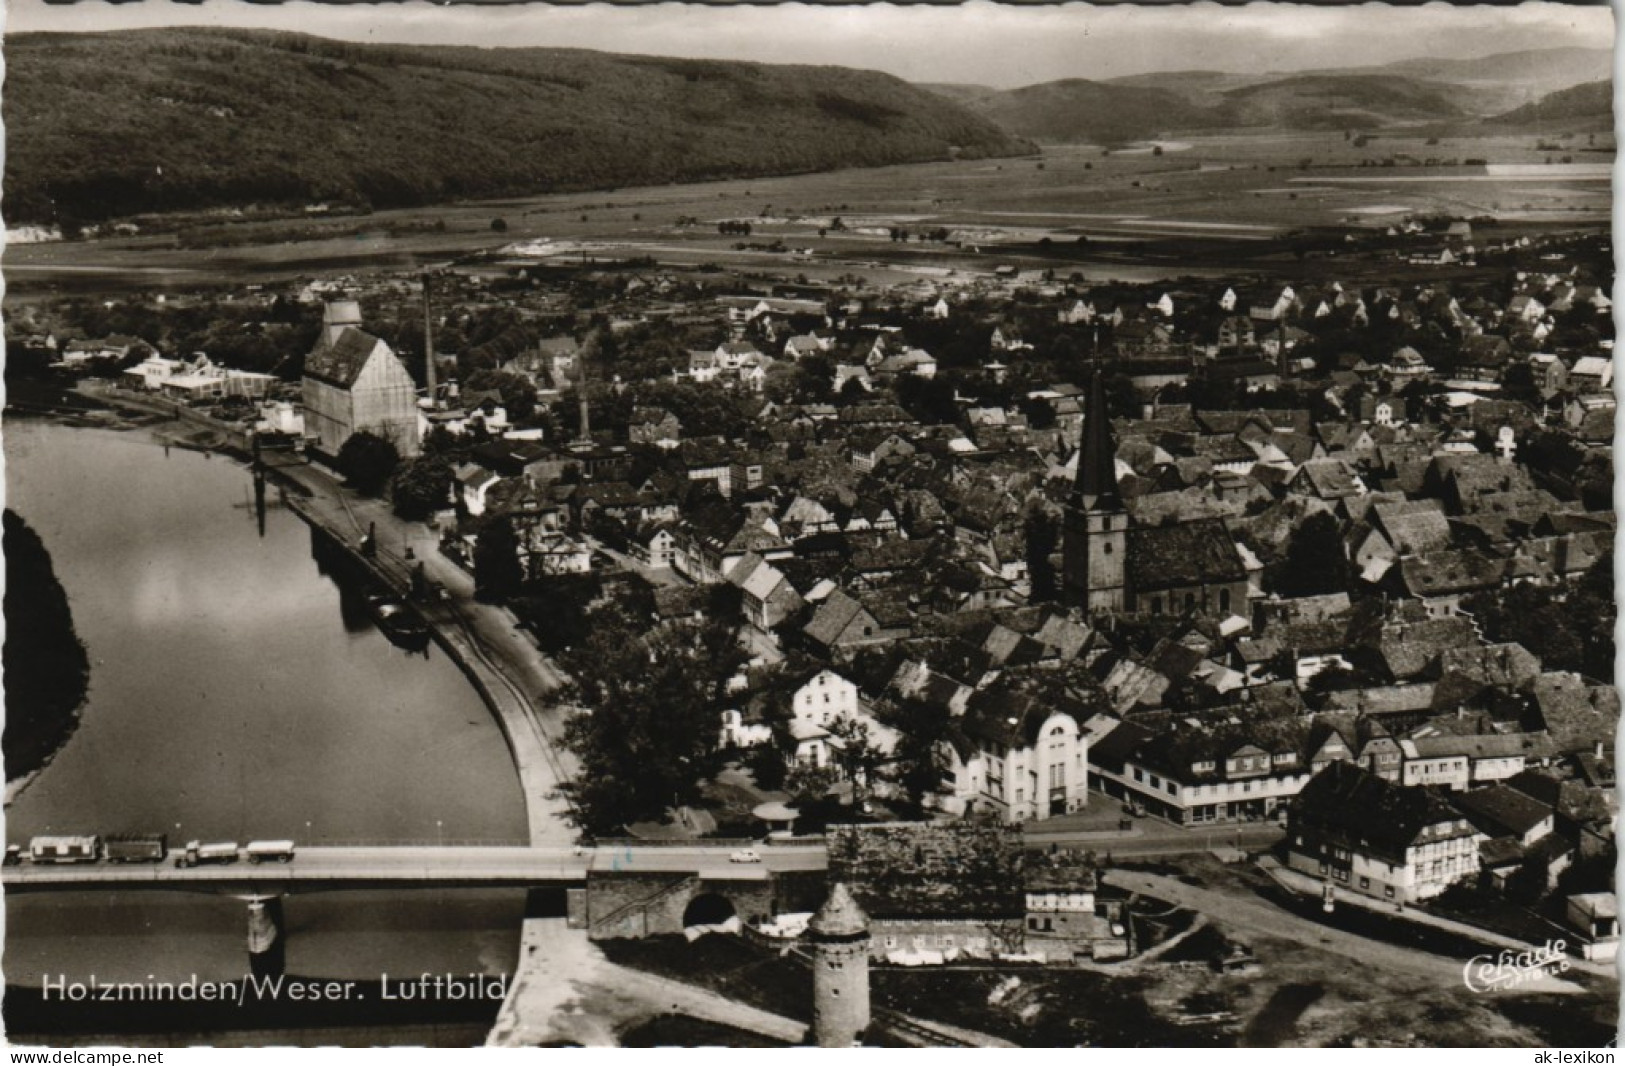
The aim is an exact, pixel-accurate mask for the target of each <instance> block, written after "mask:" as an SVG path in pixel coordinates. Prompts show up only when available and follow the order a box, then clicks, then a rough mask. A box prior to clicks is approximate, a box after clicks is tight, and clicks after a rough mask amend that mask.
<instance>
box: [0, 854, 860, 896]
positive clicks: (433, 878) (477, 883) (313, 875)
mask: <svg viewBox="0 0 1625 1066" xmlns="http://www.w3.org/2000/svg"><path fill="white" fill-rule="evenodd" d="M739 850H740V849H739V848H738V847H737V846H733V847H727V846H723V847H719V846H705V845H694V846H686V845H685V846H664V847H663V846H658V845H653V846H650V845H638V844H626V845H613V846H602V847H518V846H510V847H470V846H444V847H442V846H434V845H424V846H417V845H410V846H400V847H323V846H313V847H301V848H299V849H298V851H296V852H295V853H294V857H293V859H292V860H290V861H288V862H285V863H284V862H263V863H252V862H247V861H242V860H239V861H236V862H231V863H209V864H204V865H199V866H191V867H184V868H183V867H177V866H175V865H174V864H173V863H171V862H167V861H166V862H161V863H114V862H107V861H105V860H103V861H98V862H76V863H34V862H28V863H23V864H20V865H15V866H7V867H5V868H4V871H3V872H0V883H3V884H4V885H5V889H6V891H7V892H44V891H52V890H58V891H60V890H72V891H86V890H96V889H119V890H129V889H158V890H164V891H200V892H214V893H220V894H226V895H238V894H241V895H252V896H270V895H287V894H295V893H306V892H324V891H336V890H342V889H377V888H403V889H410V888H542V887H565V888H568V887H584V886H586V885H587V883H588V882H589V880H595V879H615V878H625V879H643V878H661V879H671V878H694V879H697V880H698V881H700V882H708V883H709V882H714V883H727V882H741V883H747V882H761V881H767V880H769V879H771V878H772V877H773V876H774V875H776V874H788V873H807V872H822V871H823V870H824V869H825V867H826V865H827V863H828V856H827V854H826V852H825V850H824V846H823V845H822V844H781V845H772V846H765V847H762V848H760V849H753V850H754V854H755V855H757V856H759V860H758V861H755V862H735V861H733V856H734V855H735V854H736V853H737V852H738V851H739Z"/></svg>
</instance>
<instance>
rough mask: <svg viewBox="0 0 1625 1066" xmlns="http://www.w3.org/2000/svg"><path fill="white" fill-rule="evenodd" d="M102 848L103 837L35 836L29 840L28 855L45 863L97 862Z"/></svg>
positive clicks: (36, 860)
mask: <svg viewBox="0 0 1625 1066" xmlns="http://www.w3.org/2000/svg"><path fill="white" fill-rule="evenodd" d="M101 850H102V840H101V837H80V836H60V837H35V838H34V839H33V840H30V841H29V842H28V857H29V858H30V859H32V860H33V861H35V862H44V863H58V862H95V861H96V860H97V859H98V858H99V857H100V856H101Z"/></svg>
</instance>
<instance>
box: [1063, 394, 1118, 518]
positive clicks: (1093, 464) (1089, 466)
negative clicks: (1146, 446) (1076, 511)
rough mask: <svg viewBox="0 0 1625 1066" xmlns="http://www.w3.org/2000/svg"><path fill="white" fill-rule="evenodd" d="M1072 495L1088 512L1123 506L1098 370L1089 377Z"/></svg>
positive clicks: (1109, 419)
mask: <svg viewBox="0 0 1625 1066" xmlns="http://www.w3.org/2000/svg"><path fill="white" fill-rule="evenodd" d="M1072 498H1073V500H1074V501H1075V502H1076V503H1078V504H1080V505H1081V506H1082V507H1083V508H1084V509H1085V510H1089V511H1100V510H1106V511H1121V510H1122V509H1123V500H1122V497H1120V496H1119V495H1118V494H1117V442H1116V441H1114V440H1113V439H1112V422H1111V416H1110V415H1109V414H1107V412H1106V388H1105V385H1104V384H1103V383H1102V382H1101V379H1100V371H1099V370H1096V371H1095V372H1094V375H1093V376H1092V377H1091V378H1090V379H1089V402H1088V407H1087V408H1086V409H1085V411H1084V423H1083V451H1082V454H1080V455H1079V456H1078V472H1077V478H1076V480H1075V481H1074V482H1073V486H1072Z"/></svg>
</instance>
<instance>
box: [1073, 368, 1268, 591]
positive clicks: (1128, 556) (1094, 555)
mask: <svg viewBox="0 0 1625 1066" xmlns="http://www.w3.org/2000/svg"><path fill="white" fill-rule="evenodd" d="M1249 595H1250V587H1249V582H1248V579H1247V569H1246V565H1245V563H1244V562H1243V560H1242V556H1241V552H1240V550H1239V549H1238V548H1237V547H1236V542H1235V538H1234V537H1233V536H1232V535H1231V533H1230V530H1229V528H1228V527H1227V526H1226V525H1225V523H1224V520H1223V519H1222V518H1200V519H1193V520H1191V521H1188V522H1177V523H1174V524H1172V525H1159V526H1151V527H1141V526H1136V525H1134V523H1133V522H1132V521H1131V519H1130V518H1129V513H1128V508H1127V507H1126V506H1125V505H1124V503H1123V496H1122V492H1121V491H1120V490H1119V488H1118V483H1117V442H1116V441H1115V440H1114V439H1113V434H1112V423H1111V415H1110V413H1109V412H1108V411H1107V409H1106V390H1105V386H1104V384H1103V383H1102V382H1101V377H1100V372H1099V371H1098V370H1097V371H1096V372H1095V373H1094V375H1093V377H1092V379H1091V380H1090V382H1089V397H1088V403H1087V405H1086V407H1085V411H1084V424H1083V447H1082V449H1081V451H1080V452H1079V454H1078V468H1077V472H1076V474H1075V475H1074V478H1073V482H1072V491H1071V493H1070V494H1069V495H1068V496H1067V500H1066V505H1065V510H1064V513H1063V516H1062V525H1061V602H1062V603H1064V604H1065V605H1066V606H1068V607H1076V608H1077V609H1079V610H1080V611H1082V612H1083V613H1084V614H1086V615H1099V614H1125V613H1126V614H1149V615H1161V614H1171V615H1205V616H1208V617H1213V618H1219V619H1223V618H1226V617H1229V616H1231V615H1241V616H1242V617H1246V615H1247V613H1248V607H1247V600H1248V596H1249Z"/></svg>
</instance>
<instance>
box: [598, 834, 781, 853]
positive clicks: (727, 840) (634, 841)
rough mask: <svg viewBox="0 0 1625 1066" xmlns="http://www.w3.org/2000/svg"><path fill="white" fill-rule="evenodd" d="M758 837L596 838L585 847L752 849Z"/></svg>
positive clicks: (606, 848)
mask: <svg viewBox="0 0 1625 1066" xmlns="http://www.w3.org/2000/svg"><path fill="white" fill-rule="evenodd" d="M762 843H763V841H762V840H761V839H760V838H759V837H696V838H694V839H692V840H640V839H639V838H637V837H598V838H597V839H596V840H594V841H592V842H591V843H589V844H587V845H586V846H587V847H595V848H600V849H602V850H605V851H608V850H613V849H619V848H754V847H756V846H758V845H760V844H762Z"/></svg>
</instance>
